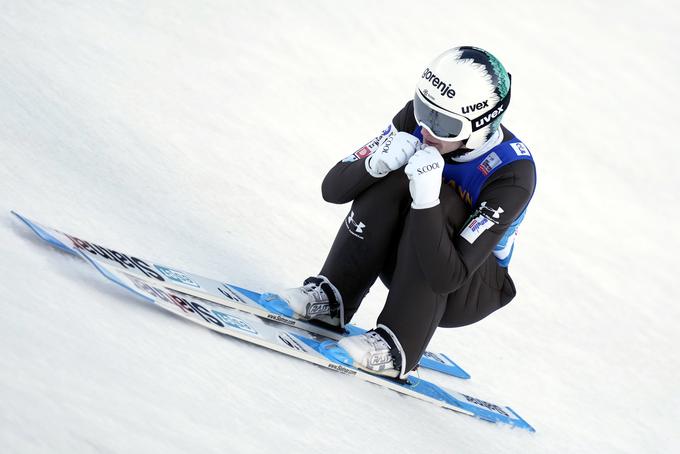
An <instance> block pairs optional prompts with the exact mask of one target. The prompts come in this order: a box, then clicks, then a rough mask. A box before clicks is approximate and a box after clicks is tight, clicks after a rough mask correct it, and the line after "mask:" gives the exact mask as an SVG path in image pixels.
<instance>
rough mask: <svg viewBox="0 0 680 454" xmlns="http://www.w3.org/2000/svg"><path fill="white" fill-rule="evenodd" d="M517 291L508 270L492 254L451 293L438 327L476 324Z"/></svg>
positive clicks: (510, 298)
mask: <svg viewBox="0 0 680 454" xmlns="http://www.w3.org/2000/svg"><path fill="white" fill-rule="evenodd" d="M515 293H516V291H515V284H514V283H513V282H512V279H511V278H510V275H509V274H508V269H507V268H503V267H501V266H499V265H498V262H497V261H496V257H494V256H493V254H492V255H490V256H489V258H487V259H486V261H485V262H484V263H483V264H482V266H481V267H479V269H478V270H477V271H476V272H475V273H474V274H473V275H472V277H471V278H470V280H469V281H468V282H466V284H465V285H464V286H462V287H461V288H459V289H458V290H456V291H455V292H453V293H451V294H450V295H449V296H448V299H447V303H446V310H445V311H444V315H443V317H442V319H441V321H440V323H439V326H442V327H446V328H454V327H459V326H465V325H469V324H472V323H476V322H478V321H480V320H481V319H483V318H484V317H486V316H487V315H489V314H491V313H492V312H494V311H496V310H498V309H500V308H501V307H503V306H505V305H506V304H508V303H509V302H510V301H511V300H512V299H513V298H514V297H515Z"/></svg>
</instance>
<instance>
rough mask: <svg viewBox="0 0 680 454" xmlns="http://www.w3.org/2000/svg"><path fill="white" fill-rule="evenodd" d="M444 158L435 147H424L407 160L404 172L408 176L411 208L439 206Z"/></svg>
mask: <svg viewBox="0 0 680 454" xmlns="http://www.w3.org/2000/svg"><path fill="white" fill-rule="evenodd" d="M443 171H444V158H442V155H441V154H439V151H438V150H437V149H436V148H435V147H425V148H423V149H422V150H419V151H417V152H416V154H414V155H413V157H411V159H409V161H408V164H407V165H406V168H405V169H404V172H405V173H406V176H408V179H409V184H408V189H409V191H410V192H411V198H412V199H413V202H412V203H411V208H415V209H416V210H424V209H425V208H432V207H433V206H437V205H439V190H440V189H441V187H442V172H443Z"/></svg>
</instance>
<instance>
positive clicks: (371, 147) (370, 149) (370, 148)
mask: <svg viewBox="0 0 680 454" xmlns="http://www.w3.org/2000/svg"><path fill="white" fill-rule="evenodd" d="M395 134H396V131H395V130H394V127H393V126H392V124H390V125H388V126H387V128H385V129H383V131H382V132H381V133H380V135H378V136H377V137H376V138H374V139H373V140H371V141H370V142H368V143H367V144H366V145H364V146H363V147H361V148H359V149H358V150H357V151H355V152H354V153H352V154H351V155H349V156H347V157H346V158H345V159H343V160H342V162H354V161H358V160H360V159H365V158H367V157H369V156H370V155H372V154H373V153H375V152H376V151H377V150H378V149H379V148H380V145H381V144H382V142H383V141H384V140H385V139H389V138H391V137H392V136H394V135H395Z"/></svg>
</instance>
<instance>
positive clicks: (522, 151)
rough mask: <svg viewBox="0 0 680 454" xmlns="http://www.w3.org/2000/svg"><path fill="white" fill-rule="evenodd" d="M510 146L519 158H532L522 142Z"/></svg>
mask: <svg viewBox="0 0 680 454" xmlns="http://www.w3.org/2000/svg"><path fill="white" fill-rule="evenodd" d="M510 146H511V147H512V149H513V150H515V153H516V154H517V156H531V152H530V151H529V148H527V146H526V145H524V144H523V143H522V142H514V143H511V144H510Z"/></svg>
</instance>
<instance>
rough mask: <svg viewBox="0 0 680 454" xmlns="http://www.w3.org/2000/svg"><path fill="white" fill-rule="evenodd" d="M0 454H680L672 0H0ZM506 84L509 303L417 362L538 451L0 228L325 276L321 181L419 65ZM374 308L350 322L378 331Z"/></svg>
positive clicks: (177, 262) (677, 12)
mask: <svg viewBox="0 0 680 454" xmlns="http://www.w3.org/2000/svg"><path fill="white" fill-rule="evenodd" d="M0 4H1V10H2V14H0V157H1V158H2V159H1V160H0V188H1V190H0V209H1V210H2V212H3V213H5V214H4V215H3V216H2V217H0V276H2V277H1V279H0V291H1V292H2V293H1V294H2V295H3V297H2V300H1V302H0V308H1V309H2V317H0V452H3V453H55V452H64V453H66V452H69V453H76V452H77V453H90V452H92V453H94V452H99V453H101V452H106V453H109V452H120V453H131V452H140V453H142V452H144V453H146V452H164V453H180V452H202V453H213V452H214V453H217V452H220V453H222V452H243V453H251V452H252V453H279V452H299V453H316V452H369V451H371V452H375V451H380V452H392V453H401V452H404V453H406V452H408V453H412V452H464V453H476V452H503V453H506V452H512V453H551V452H554V453H567V452H574V453H598V454H601V453H656V452H658V453H662V452H663V453H668V452H678V451H680V437H679V436H678V435H677V428H678V426H680V379H679V378H678V376H679V374H680V355H678V350H677V349H678V344H680V334H679V333H680V330H679V329H678V325H679V324H680V306H679V305H678V304H677V299H678V295H679V294H680V284H679V283H678V282H679V280H678V278H677V277H676V276H675V274H677V273H676V268H677V267H676V262H677V257H678V253H679V251H680V233H679V232H680V229H678V227H677V226H678V224H679V223H680V214H679V210H678V207H680V200H679V196H678V194H679V191H678V189H677V185H678V183H679V179H678V168H680V158H679V157H678V156H679V153H678V146H677V145H674V142H673V140H674V139H673V137H674V133H675V126H676V123H677V120H678V119H679V118H678V114H677V106H678V105H679V104H680V89H679V88H678V83H677V82H678V80H680V53H679V52H677V49H676V47H677V46H676V43H677V40H678V30H680V7H678V5H676V4H672V3H668V2H661V1H645V2H644V3H643V2H642V1H641V0H636V1H631V2H614V1H600V2H583V1H581V2H566V3H565V2H553V1H539V0H535V1H526V2H511V3H509V2H503V1H499V0H491V1H487V2H482V3H480V2H476V3H475V2H471V3H470V2H468V3H466V4H461V3H460V2H458V3H456V2H451V1H438V2H419V3H413V2H404V1H391V2H360V1H346V2H331V1H326V0H323V1H317V2H303V1H299V0H291V1H286V2H264V1H250V2H233V1H215V0H195V1H191V2H190V1H177V0H172V1H167V0H166V1H159V0H155V1H148V2H135V1H118V2H107V1H102V0H92V1H88V2H72V1H35V0H30V1H29V0H26V1H11V0H9V1H3V2H0ZM456 45H476V46H480V47H484V48H487V49H489V50H491V51H492V52H493V53H494V54H496V55H497V56H498V57H499V58H500V60H501V61H502V62H503V63H504V64H505V66H506V68H508V70H509V71H510V72H511V73H512V75H513V95H512V96H513V98H512V104H511V106H510V108H509V110H508V114H507V115H506V117H505V124H506V126H508V127H509V128H510V129H511V130H512V131H513V132H515V133H516V134H517V135H518V136H519V137H521V138H522V139H523V140H524V141H525V143H526V144H527V145H528V146H529V147H530V149H531V150H532V152H533V154H534V156H535V159H536V163H537V167H538V187H537V192H536V196H535V198H534V201H533V203H532V205H531V206H530V209H529V211H528V214H527V218H526V220H525V221H524V223H523V225H522V228H521V234H520V236H519V239H518V242H517V246H516V250H515V255H514V257H513V262H512V264H511V274H512V276H513V277H514V279H515V282H516V284H517V287H518V292H519V294H518V296H517V298H516V300H515V301H513V302H512V303H511V304H510V305H509V306H508V307H506V308H504V309H503V310H501V311H499V312H498V313H496V314H493V315H492V316H490V317H489V318H488V319H485V320H483V321H482V322H480V323H478V324H475V325H472V326H469V327H466V328H461V329H455V330H439V331H438V332H437V334H436V335H435V337H434V339H433V340H432V342H431V345H430V349H431V350H433V351H443V352H446V353H447V354H449V355H450V356H451V357H453V358H454V359H455V360H456V361H457V362H458V363H459V364H460V365H462V366H463V367H464V368H465V369H466V370H467V371H468V372H470V373H471V375H472V379H471V380H469V381H464V380H458V379H455V378H451V377H444V376H442V375H439V374H437V373H434V372H429V373H428V372H427V371H422V372H421V373H422V374H423V375H424V376H425V375H427V378H431V379H433V380H436V381H438V382H439V383H442V384H443V385H445V386H447V387H449V388H452V389H457V390H459V391H462V392H466V393H469V394H473V395H475V396H478V397H481V398H486V399H489V400H492V401H494V402H498V403H502V404H506V405H510V406H511V407H512V408H513V409H514V410H516V411H517V412H518V413H519V414H520V415H522V416H523V417H524V418H525V419H526V420H527V421H529V422H530V423H531V424H532V425H533V426H534V427H535V428H536V429H537V432H536V433H534V434H532V433H529V432H526V431H522V430H512V429H509V428H506V427H501V426H497V425H493V424H489V423H485V422H482V421H479V420H476V419H473V418H469V417H466V416H460V415H456V414H454V413H451V412H447V411H445V410H441V409H438V408H435V407H434V406H431V405H428V404H425V403H421V402H418V401H415V400H413V399H409V398H404V397H402V396H400V395H398V394H396V393H394V392H390V391H387V390H384V389H381V388H379V387H377V386H374V385H371V384H368V383H363V382H360V381H358V380H355V379H352V378H349V377H346V376H343V375H340V374H335V373H333V372H330V371H327V370H325V369H322V368H319V367H316V366H313V365H310V364H307V363H304V362H302V361H298V360H294V359H291V358H287V357H285V356H283V355H280V354H277V353H275V352H271V351H268V350H265V349H262V348H258V347H255V346H252V345H249V344H246V343H244V342H241V341H237V340H234V339H231V338H228V337H225V336H219V335H216V334H215V333H212V332H210V331H208V330H206V329H204V328H201V327H199V326H196V325H194V324H191V323H188V322H186V321H184V320H182V319H179V318H177V317H174V316H172V315H171V314H168V313H165V312H163V311H161V310H158V309H157V308H154V307H153V306H150V305H147V304H144V303H143V302H141V301H140V300H136V299H134V298H133V297H131V296H130V294H128V293H127V292H125V290H123V289H120V288H118V287H116V286H114V285H112V284H110V283H109V282H107V281H105V280H104V279H103V278H101V277H100V276H98V275H97V273H96V272H95V271H94V270H93V269H92V268H91V267H89V266H87V265H86V264H85V263H84V262H82V261H79V260H77V259H76V258H73V257H71V256H68V255H66V254H64V253H60V252H58V251H57V250H55V249H52V248H49V247H47V246H45V245H43V244H42V243H41V242H40V241H39V240H38V239H37V238H36V237H35V236H34V235H33V234H32V233H31V232H29V231H28V229H26V228H25V226H23V225H22V224H20V223H19V222H18V221H16V220H15V219H13V218H12V217H11V216H10V214H9V210H11V209H14V210H17V211H19V212H21V213H23V214H25V215H27V216H28V217H30V218H33V219H35V220H37V221H39V222H42V223H44V224H46V225H50V226H53V227H56V228H59V229H61V230H64V231H67V232H70V233H74V234H78V235H79V236H81V237H83V238H87V239H90V240H93V241H96V242H98V243H100V244H103V245H106V246H109V247H114V248H116V249H118V250H122V251H127V252H131V253H134V254H136V255H138V256H141V257H148V258H151V259H155V260H157V261H159V262H163V263H165V264H168V265H171V266H174V267H176V268H179V269H185V270H189V271H192V272H195V273H199V274H203V275H206V276H211V277H215V278H218V279H224V280H227V281H230V282H234V283H237V284H240V285H242V286H244V287H248V288H252V289H253V290H259V291H265V290H272V289H278V288H283V287H290V286H296V285H299V284H300V282H301V281H302V280H303V279H304V278H305V277H307V276H309V275H310V274H314V273H316V272H318V270H319V268H320V266H321V264H322V263H323V260H324V258H325V254H326V252H327V250H328V248H329V246H330V244H331V242H332V240H333V238H334V236H335V232H336V231H337V228H338V227H339V226H340V223H341V221H342V219H343V217H344V216H345V215H346V213H347V211H348V208H349V207H348V206H337V205H329V204H327V203H325V202H324V201H323V200H322V198H321V194H320V184H321V181H322V179H323V177H324V175H325V172H326V171H327V170H328V169H329V168H330V167H331V166H332V165H333V164H334V163H335V162H337V161H338V160H340V159H342V158H343V157H344V156H347V155H348V154H350V153H352V152H353V151H354V150H356V149H357V148H358V147H359V146H361V145H363V143H365V142H366V141H368V140H369V139H371V138H372V137H374V136H375V135H376V134H377V133H378V132H380V131H381V130H382V129H384V127H385V126H386V125H387V124H388V123H389V121H390V120H391V119H392V116H393V115H394V114H395V113H396V112H397V111H398V110H399V109H400V108H401V107H402V106H403V105H404V103H405V102H406V101H407V100H408V99H409V98H410V97H411V96H412V94H413V89H414V86H415V82H416V80H417V78H418V77H419V75H420V73H421V72H422V70H423V68H424V66H425V65H426V64H427V63H428V61H429V60H430V59H432V58H433V57H434V56H435V55H437V54H438V53H440V52H441V51H443V50H445V49H447V48H449V47H453V46H456ZM385 295H386V290H385V289H384V288H382V287H380V286H379V285H378V286H376V288H375V289H374V290H373V291H372V292H371V294H370V295H369V296H368V298H367V299H366V301H365V304H364V306H363V307H362V309H361V311H360V312H359V314H358V315H357V320H356V321H357V322H358V324H360V325H363V326H365V327H371V326H372V324H373V323H374V321H375V318H376V316H377V314H378V313H379V312H380V309H381V304H382V302H383V301H384V298H385Z"/></svg>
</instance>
